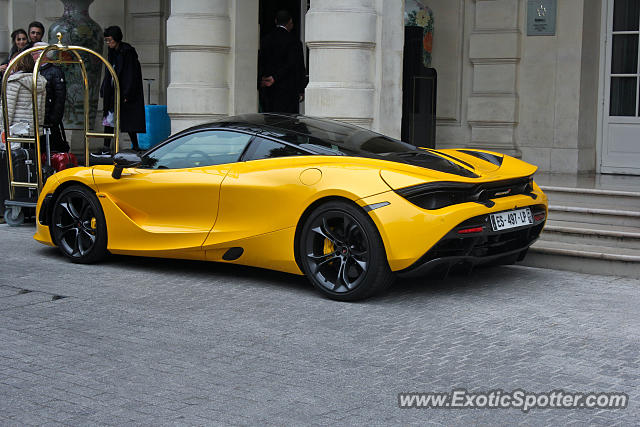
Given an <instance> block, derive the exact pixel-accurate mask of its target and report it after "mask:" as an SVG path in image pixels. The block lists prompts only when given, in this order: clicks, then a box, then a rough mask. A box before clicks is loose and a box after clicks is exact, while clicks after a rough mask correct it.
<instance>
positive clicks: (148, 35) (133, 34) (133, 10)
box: [125, 0, 167, 104]
mask: <svg viewBox="0 0 640 427" xmlns="http://www.w3.org/2000/svg"><path fill="white" fill-rule="evenodd" d="M127 6H128V16H127V29H128V30H129V31H128V33H129V34H127V38H126V39H125V40H126V41H128V42H129V43H131V44H132V45H133V46H134V47H135V48H136V51H138V57H139V59H140V65H141V66H142V77H143V78H145V79H154V81H153V82H151V97H150V98H151V103H152V104H165V103H166V102H167V101H166V87H167V84H166V80H167V78H166V76H167V70H166V67H165V65H166V45H167V44H166V32H165V17H166V12H165V8H164V2H163V1H162V0H144V1H143V0H131V1H129V2H128V3H127ZM147 87H148V85H147V82H144V95H145V98H144V100H145V103H146V102H147V99H148V98H149V94H148V93H147Z"/></svg>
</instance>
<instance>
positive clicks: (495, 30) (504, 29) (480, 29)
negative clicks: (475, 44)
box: [471, 27, 522, 36]
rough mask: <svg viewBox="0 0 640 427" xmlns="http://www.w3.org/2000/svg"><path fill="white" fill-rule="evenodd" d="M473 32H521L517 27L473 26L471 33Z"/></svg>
mask: <svg viewBox="0 0 640 427" xmlns="http://www.w3.org/2000/svg"><path fill="white" fill-rule="evenodd" d="M474 34H522V31H520V29H519V28H518V27H510V28H474V29H473V31H471V35H472V36H473V35H474Z"/></svg>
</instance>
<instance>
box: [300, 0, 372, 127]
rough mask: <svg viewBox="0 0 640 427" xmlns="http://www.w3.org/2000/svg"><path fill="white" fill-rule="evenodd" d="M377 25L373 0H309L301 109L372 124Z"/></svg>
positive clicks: (362, 124)
mask: <svg viewBox="0 0 640 427" xmlns="http://www.w3.org/2000/svg"><path fill="white" fill-rule="evenodd" d="M377 27H378V15H377V12H376V1H375V0H312V1H311V8H310V9H309V11H308V12H307V16H306V28H305V31H306V33H305V34H306V35H305V40H306V43H307V46H308V47H309V85H308V86H307V90H306V101H305V112H306V114H308V115H310V116H320V117H329V118H333V119H337V120H341V121H344V122H349V123H353V124H356V125H359V126H364V127H368V128H371V127H372V126H373V122H374V114H375V110H376V108H375V101H376V87H375V86H376V85H375V84H374V82H375V80H376V40H377Z"/></svg>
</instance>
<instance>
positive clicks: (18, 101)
mask: <svg viewBox="0 0 640 427" xmlns="http://www.w3.org/2000/svg"><path fill="white" fill-rule="evenodd" d="M34 66H35V61H34V60H33V58H32V57H31V55H25V56H23V57H22V58H20V60H18V62H17V63H16V66H15V68H13V69H12V71H13V72H12V73H11V75H10V76H9V78H8V79H7V114H8V119H9V128H11V126H12V125H14V124H17V123H24V124H25V125H26V126H25V128H26V131H24V132H22V133H21V135H31V136H33V135H35V132H34V129H33V124H34V123H33V94H32V88H33V74H32V73H33V68H34ZM46 86H47V80H46V79H45V78H44V77H42V76H41V75H38V78H37V88H36V99H37V102H38V115H39V116H40V117H42V115H43V114H44V104H45V102H44V98H45V91H46ZM2 116H3V112H2V108H0V123H3V121H2V120H3V119H2ZM2 127H4V124H3V125H2ZM3 130H5V129H3Z"/></svg>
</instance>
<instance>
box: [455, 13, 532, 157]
mask: <svg viewBox="0 0 640 427" xmlns="http://www.w3.org/2000/svg"><path fill="white" fill-rule="evenodd" d="M474 2H475V15H474V23H473V30H472V33H471V37H470V41H469V60H470V61H471V63H472V65H473V87H472V93H471V96H470V97H469V100H468V110H467V121H468V123H469V125H470V126H471V142H470V143H469V146H470V147H477V148H484V149H488V150H494V151H498V152H502V153H505V154H509V155H513V156H517V157H520V156H521V152H520V149H519V148H518V147H517V145H516V140H515V128H516V126H517V124H518V115H517V112H518V93H517V91H516V84H517V74H518V63H519V62H520V42H521V31H520V28H519V21H518V16H519V10H518V9H519V7H520V5H521V3H522V2H520V1H513V0H474Z"/></svg>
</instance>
